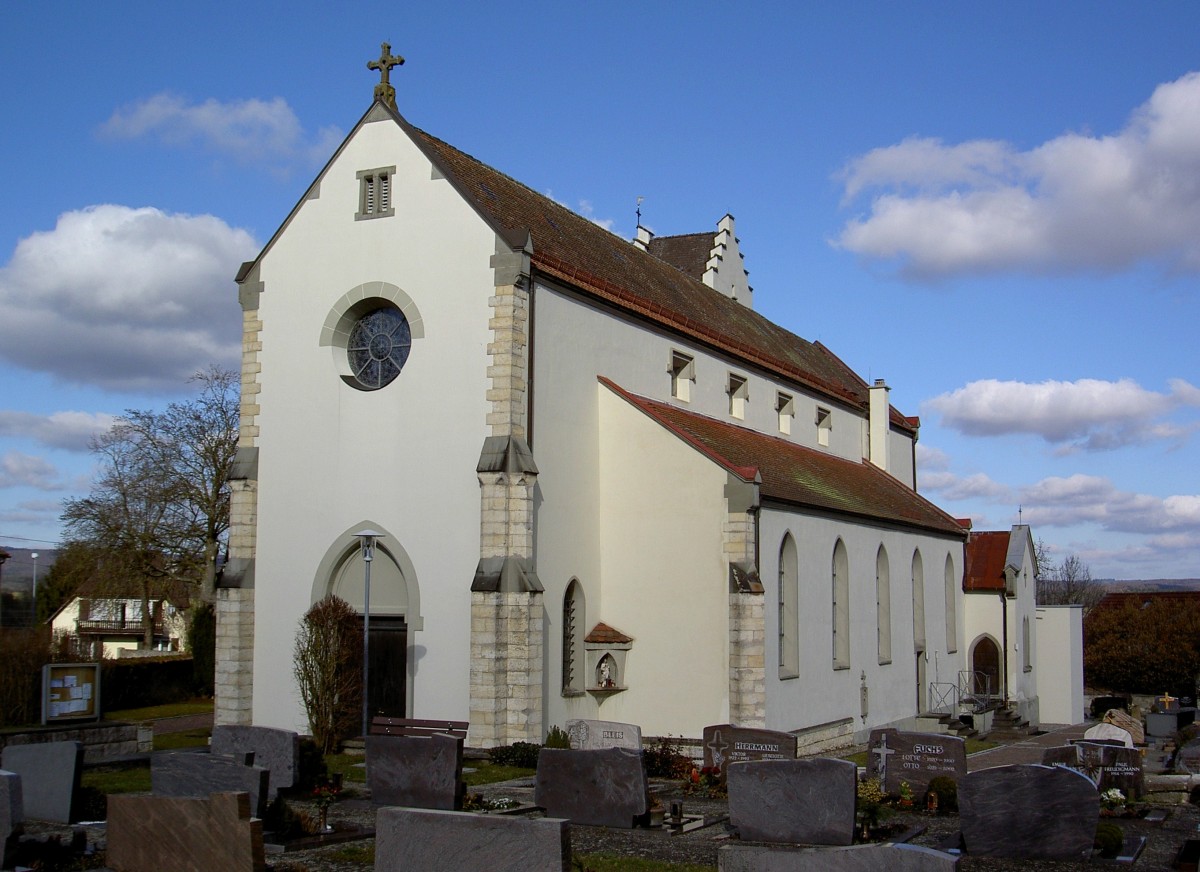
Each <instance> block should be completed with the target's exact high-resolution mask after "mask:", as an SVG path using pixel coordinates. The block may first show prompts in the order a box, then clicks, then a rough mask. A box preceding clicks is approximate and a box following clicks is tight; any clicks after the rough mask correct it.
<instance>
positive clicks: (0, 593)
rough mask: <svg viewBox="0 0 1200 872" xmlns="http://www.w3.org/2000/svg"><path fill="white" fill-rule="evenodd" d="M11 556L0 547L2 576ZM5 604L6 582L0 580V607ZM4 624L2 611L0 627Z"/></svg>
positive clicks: (0, 574) (0, 571)
mask: <svg viewBox="0 0 1200 872" xmlns="http://www.w3.org/2000/svg"><path fill="white" fill-rule="evenodd" d="M10 557H12V555H11V554H9V553H8V552H7V551H5V550H4V549H3V548H0V578H3V577H4V572H3V567H4V561H6V560H8V558H10ZM3 606H4V583H3V581H0V609H2V608H3ZM3 626H4V614H3V612H2V611H0V628H2V627H3Z"/></svg>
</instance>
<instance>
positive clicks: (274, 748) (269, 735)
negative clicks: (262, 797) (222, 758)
mask: <svg viewBox="0 0 1200 872" xmlns="http://www.w3.org/2000/svg"><path fill="white" fill-rule="evenodd" d="M209 748H210V750H211V751H212V753H213V754H220V755H226V756H230V757H238V758H242V757H244V756H245V755H246V754H253V755H254V762H255V764H256V765H258V766H262V767H263V768H264V769H266V770H267V771H269V772H270V773H271V777H270V780H269V781H268V791H269V792H268V794H267V799H268V800H272V799H274V798H275V796H276V794H278V793H279V791H281V790H286V789H287V788H289V787H293V786H295V784H296V779H297V776H298V774H299V770H300V735H299V734H298V733H296V732H293V731H292V730H279V729H276V728H274V727H247V726H238V725H234V724H220V725H218V726H215V727H213V731H212V744H211V745H210V746H209Z"/></svg>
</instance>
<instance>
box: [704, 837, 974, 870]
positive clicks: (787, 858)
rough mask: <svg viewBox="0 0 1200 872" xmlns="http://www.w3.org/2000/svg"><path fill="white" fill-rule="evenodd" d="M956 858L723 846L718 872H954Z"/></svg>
mask: <svg viewBox="0 0 1200 872" xmlns="http://www.w3.org/2000/svg"><path fill="white" fill-rule="evenodd" d="M957 868H958V858H957V857H955V856H954V855H952V854H943V853H942V852H941V851H935V850H934V849H933V848H924V847H921V846H920V845H893V844H887V843H883V844H876V845H855V846H854V847H851V848H785V847H776V846H772V845H724V846H722V847H721V849H720V850H719V851H718V852H717V869H718V870H719V872H878V870H880V869H886V870H887V872H954V870H955V869H957Z"/></svg>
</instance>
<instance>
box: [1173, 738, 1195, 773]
mask: <svg viewBox="0 0 1200 872" xmlns="http://www.w3.org/2000/svg"><path fill="white" fill-rule="evenodd" d="M1175 771H1176V772H1185V773H1187V774H1188V775H1200V739H1192V740H1191V741H1190V742H1188V743H1187V744H1185V745H1184V746H1183V747H1182V748H1180V749H1179V752H1178V753H1177V754H1176V755H1175Z"/></svg>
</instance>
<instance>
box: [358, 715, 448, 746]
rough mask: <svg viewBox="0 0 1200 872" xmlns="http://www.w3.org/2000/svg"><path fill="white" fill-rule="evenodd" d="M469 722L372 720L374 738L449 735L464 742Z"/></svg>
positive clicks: (401, 719) (404, 719) (410, 719)
mask: <svg viewBox="0 0 1200 872" xmlns="http://www.w3.org/2000/svg"><path fill="white" fill-rule="evenodd" d="M469 726H470V722H468V721H431V720H420V719H417V718H386V717H382V716H380V717H375V718H372V719H371V735H372V736H432V735H433V734H434V733H449V734H450V735H452V736H456V737H458V738H460V739H462V740H463V741H466V738H467V727H469Z"/></svg>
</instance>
